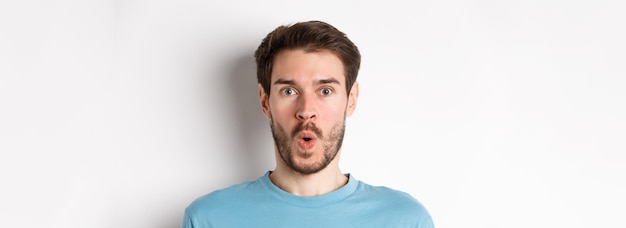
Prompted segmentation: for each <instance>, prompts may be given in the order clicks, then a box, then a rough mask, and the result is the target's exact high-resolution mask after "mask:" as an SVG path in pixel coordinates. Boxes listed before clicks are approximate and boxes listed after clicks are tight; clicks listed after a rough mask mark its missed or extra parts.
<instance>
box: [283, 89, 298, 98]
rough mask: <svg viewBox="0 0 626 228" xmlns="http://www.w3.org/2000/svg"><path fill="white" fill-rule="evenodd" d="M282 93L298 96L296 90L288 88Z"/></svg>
mask: <svg viewBox="0 0 626 228" xmlns="http://www.w3.org/2000/svg"><path fill="white" fill-rule="evenodd" d="M280 93H282V94H283V95H286V96H291V95H295V94H297V93H298V92H297V91H296V90H295V89H294V88H291V87H288V88H284V89H282V90H281V91H280Z"/></svg>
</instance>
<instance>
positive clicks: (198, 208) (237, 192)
mask: <svg viewBox="0 0 626 228" xmlns="http://www.w3.org/2000/svg"><path fill="white" fill-rule="evenodd" d="M254 188H258V183H257V181H246V182H243V183H240V184H235V185H231V186H229V187H227V188H223V189H219V190H215V191H213V192H210V193H208V194H206V195H202V196H200V197H198V198H196V199H195V200H194V201H193V202H191V204H189V206H187V208H186V209H185V212H186V213H188V214H190V215H192V214H197V213H199V212H201V213H202V214H205V213H206V212H210V211H212V210H216V209H218V208H219V207H223V206H225V205H234V204H236V203H237V202H238V201H242V200H245V198H246V196H250V194H249V192H254V190H253V189H254Z"/></svg>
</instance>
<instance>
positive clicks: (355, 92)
mask: <svg viewBox="0 0 626 228" xmlns="http://www.w3.org/2000/svg"><path fill="white" fill-rule="evenodd" d="M358 99H359V82H356V81H355V82H354V84H352V89H350V94H348V105H347V107H346V116H351V115H352V113H353V112H354V109H356V102H357V100H358Z"/></svg>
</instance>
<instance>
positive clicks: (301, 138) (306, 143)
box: [297, 131, 317, 150]
mask: <svg viewBox="0 0 626 228" xmlns="http://www.w3.org/2000/svg"><path fill="white" fill-rule="evenodd" d="M305 138H307V139H308V140H305ZM297 139H298V140H297V141H298V145H299V146H300V148H302V149H303V150H310V149H311V148H313V146H315V142H316V141H317V137H316V135H315V133H313V132H310V131H303V132H301V133H300V134H298V137H297Z"/></svg>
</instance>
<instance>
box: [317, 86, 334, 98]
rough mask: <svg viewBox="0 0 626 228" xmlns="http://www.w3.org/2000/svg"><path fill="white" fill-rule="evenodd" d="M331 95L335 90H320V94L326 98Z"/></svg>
mask: <svg viewBox="0 0 626 228" xmlns="http://www.w3.org/2000/svg"><path fill="white" fill-rule="evenodd" d="M331 93H333V90H332V89H331V88H323V89H321V90H320V94H322V95H324V96H327V95H330V94H331Z"/></svg>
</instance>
